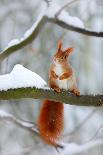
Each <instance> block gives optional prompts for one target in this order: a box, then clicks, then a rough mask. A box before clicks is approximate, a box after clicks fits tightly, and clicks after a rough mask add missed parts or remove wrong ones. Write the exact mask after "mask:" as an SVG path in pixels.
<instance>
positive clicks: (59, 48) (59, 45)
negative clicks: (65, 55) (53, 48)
mask: <svg viewBox="0 0 103 155" xmlns="http://www.w3.org/2000/svg"><path fill="white" fill-rule="evenodd" d="M61 48H62V41H61V40H59V41H58V51H61Z"/></svg>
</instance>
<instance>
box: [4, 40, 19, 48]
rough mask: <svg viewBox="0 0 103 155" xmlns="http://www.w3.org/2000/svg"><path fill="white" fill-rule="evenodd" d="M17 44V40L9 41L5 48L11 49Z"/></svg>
mask: <svg viewBox="0 0 103 155" xmlns="http://www.w3.org/2000/svg"><path fill="white" fill-rule="evenodd" d="M18 43H19V40H18V39H13V40H11V41H10V42H9V43H8V46H7V47H11V46H13V45H17V44H18Z"/></svg>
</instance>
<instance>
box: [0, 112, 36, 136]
mask: <svg viewBox="0 0 103 155" xmlns="http://www.w3.org/2000/svg"><path fill="white" fill-rule="evenodd" d="M0 119H2V120H6V121H10V122H13V123H15V124H16V125H18V126H20V127H22V128H25V129H27V130H30V131H33V132H35V133H36V134H39V131H38V127H37V125H36V124H35V123H34V122H29V121H24V120H22V119H18V118H16V117H15V116H14V115H12V114H10V113H7V112H5V111H4V110H0Z"/></svg>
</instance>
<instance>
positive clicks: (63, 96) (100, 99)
mask: <svg viewBox="0 0 103 155" xmlns="http://www.w3.org/2000/svg"><path fill="white" fill-rule="evenodd" d="M21 98H34V99H50V100H55V101H60V102H63V103H65V104H70V105H76V106H102V105H103V95H81V96H79V97H78V96H75V95H74V94H72V93H70V92H67V91H62V92H61V93H56V92H55V91H53V90H49V89H38V88H35V87H33V88H30V87H28V88H17V89H9V90H7V91H0V100H9V99H21Z"/></svg>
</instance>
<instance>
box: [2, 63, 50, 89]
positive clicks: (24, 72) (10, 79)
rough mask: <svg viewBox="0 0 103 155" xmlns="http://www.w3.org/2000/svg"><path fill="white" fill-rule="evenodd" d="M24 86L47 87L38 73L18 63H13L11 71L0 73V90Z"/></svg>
mask: <svg viewBox="0 0 103 155" xmlns="http://www.w3.org/2000/svg"><path fill="white" fill-rule="evenodd" d="M26 87H36V88H44V89H49V88H48V87H47V83H46V82H45V81H44V80H43V79H42V78H41V77H40V76H39V75H38V74H36V73H35V72H32V71H30V70H29V69H27V68H25V67H23V66H22V65H20V64H17V65H15V66H14V68H13V70H12V71H11V73H9V74H5V75H0V90H8V89H14V88H26Z"/></svg>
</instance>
